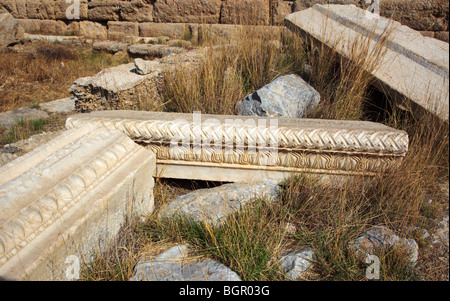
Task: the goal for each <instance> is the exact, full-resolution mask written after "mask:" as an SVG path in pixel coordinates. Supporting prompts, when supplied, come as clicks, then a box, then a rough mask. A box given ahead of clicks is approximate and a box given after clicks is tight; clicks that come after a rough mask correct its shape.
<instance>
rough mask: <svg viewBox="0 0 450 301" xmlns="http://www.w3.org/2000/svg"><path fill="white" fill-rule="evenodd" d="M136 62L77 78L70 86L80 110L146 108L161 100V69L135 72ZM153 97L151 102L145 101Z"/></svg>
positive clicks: (154, 105)
mask: <svg viewBox="0 0 450 301" xmlns="http://www.w3.org/2000/svg"><path fill="white" fill-rule="evenodd" d="M135 69H136V68H135V65H134V63H129V64H124V65H120V66H117V67H112V68H107V69H104V70H102V71H101V72H100V73H98V74H97V75H95V76H93V77H83V78H79V79H77V80H76V81H75V82H74V84H73V85H72V87H71V88H70V89H69V92H70V93H71V95H72V96H73V97H74V98H75V109H76V111H78V112H90V111H95V110H99V109H100V110H101V109H108V110H117V109H129V110H136V109H145V107H141V106H147V105H148V106H150V107H149V108H147V109H152V108H156V107H157V106H158V105H159V104H160V96H159V94H158V91H157V87H158V81H159V77H158V75H159V73H158V72H156V73H152V74H148V75H141V74H137V73H136V72H135ZM147 100H150V102H149V103H147V102H145V101H147Z"/></svg>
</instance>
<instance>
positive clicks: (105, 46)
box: [92, 41, 128, 54]
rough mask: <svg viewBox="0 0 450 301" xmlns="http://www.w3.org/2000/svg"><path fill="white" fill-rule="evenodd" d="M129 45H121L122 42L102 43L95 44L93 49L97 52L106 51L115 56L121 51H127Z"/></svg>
mask: <svg viewBox="0 0 450 301" xmlns="http://www.w3.org/2000/svg"><path fill="white" fill-rule="evenodd" d="M127 46H128V44H126V43H120V42H114V41H100V42H95V43H94V44H93V45H92V49H93V50H96V51H104V52H108V53H111V54H115V53H117V52H119V51H124V50H126V49H127Z"/></svg>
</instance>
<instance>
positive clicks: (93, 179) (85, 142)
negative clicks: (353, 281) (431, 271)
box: [0, 0, 449, 280]
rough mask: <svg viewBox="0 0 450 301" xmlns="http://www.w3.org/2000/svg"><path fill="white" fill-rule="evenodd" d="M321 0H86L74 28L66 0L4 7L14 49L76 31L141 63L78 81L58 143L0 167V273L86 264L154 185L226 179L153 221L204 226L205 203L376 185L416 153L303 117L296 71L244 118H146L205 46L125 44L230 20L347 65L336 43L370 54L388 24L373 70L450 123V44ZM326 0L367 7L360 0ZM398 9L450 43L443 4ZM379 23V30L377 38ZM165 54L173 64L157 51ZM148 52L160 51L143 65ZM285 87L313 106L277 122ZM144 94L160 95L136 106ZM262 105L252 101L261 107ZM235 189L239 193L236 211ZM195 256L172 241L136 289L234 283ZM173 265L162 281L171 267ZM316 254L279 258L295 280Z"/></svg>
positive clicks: (200, 32)
mask: <svg viewBox="0 0 450 301" xmlns="http://www.w3.org/2000/svg"><path fill="white" fill-rule="evenodd" d="M322 2H324V1H312V0H296V1H275V0H241V1H239V0H206V1H194V0H182V1H172V0H165V1H162V0H156V1H146V0H142V1H141V0H134V1H107V2H105V1H88V0H81V1H80V4H81V6H80V10H79V13H80V16H79V19H76V18H75V19H74V20H72V19H68V17H67V14H66V10H67V8H68V7H69V5H70V3H66V2H65V1H56V0H55V1H52V0H41V1H39V0H33V1H24V0H12V1H11V0H0V13H1V12H7V13H5V14H0V26H2V22H3V23H4V24H7V25H8V26H9V27H8V28H13V30H10V32H11V33H12V34H10V35H9V36H8V37H6V35H5V37H3V36H2V35H0V41H1V45H0V46H7V45H10V44H13V43H16V41H17V37H18V36H21V34H22V29H21V28H23V29H24V30H25V32H27V34H28V35H25V37H26V38H27V39H33V38H37V37H36V36H34V35H33V34H42V33H44V34H58V35H61V36H59V37H58V38H57V41H59V40H61V41H63V40H65V38H63V37H64V35H70V34H74V35H77V36H81V37H83V38H89V39H95V40H116V41H120V43H111V42H110V41H107V42H101V43H97V44H96V45H95V46H94V48H96V49H97V50H99V51H108V52H110V53H116V52H119V51H125V50H126V51H127V52H128V53H130V54H133V55H134V56H136V57H137V58H136V60H135V61H134V63H129V64H125V65H120V66H117V67H114V68H110V69H106V70H103V71H101V72H100V73H98V74H97V75H95V76H92V77H85V78H80V79H78V80H76V81H75V82H74V84H73V86H72V87H71V88H70V93H71V99H69V100H70V101H73V102H74V104H75V105H74V108H72V109H74V110H76V111H77V112H78V113H80V114H76V115H73V116H70V117H69V118H68V119H67V120H66V130H65V131H64V132H63V133H62V134H61V135H59V136H57V137H56V138H54V139H53V140H51V141H50V142H48V143H46V144H44V145H42V146H40V147H38V148H36V149H34V150H33V151H31V152H29V153H27V154H25V155H23V156H21V157H19V158H17V159H15V160H14V161H11V162H10V163H8V164H6V165H4V166H2V167H0V175H1V176H0V279H5V280H66V279H67V277H66V275H65V270H66V269H65V266H66V263H67V262H66V259H67V258H68V256H71V255H75V256H79V257H82V258H85V259H87V261H88V260H89V258H90V256H91V255H92V254H93V252H94V251H96V250H103V249H105V248H106V247H107V246H108V244H109V243H111V241H112V240H113V239H114V237H115V236H116V235H117V233H118V232H119V229H120V227H121V226H122V225H123V224H125V223H126V222H127V221H128V220H129V219H131V218H134V217H145V216H146V215H148V214H151V213H152V212H153V209H154V208H153V205H154V204H153V203H154V199H153V188H154V178H170V179H188V180H204V181H217V182H233V183H232V184H226V185H223V186H221V187H218V188H213V189H210V190H205V191H196V192H193V193H191V194H187V195H184V196H181V197H179V198H176V199H175V200H174V202H172V203H171V204H170V205H168V206H167V208H165V209H166V211H162V212H163V213H162V214H161V216H160V218H166V217H168V216H169V217H170V216H172V215H174V214H175V213H179V212H180V211H181V212H183V213H184V214H188V215H189V214H190V215H193V216H195V217H197V215H196V214H198V212H200V210H203V209H204V208H209V209H216V207H214V206H213V205H214V204H212V203H214V202H216V203H219V201H220V202H221V201H224V200H225V203H224V204H225V207H220V210H222V211H223V212H224V211H227V212H234V211H233V210H236V208H238V206H241V205H242V206H243V205H245V204H246V203H250V202H252V201H253V200H254V199H255V197H261V198H262V197H264V196H267V195H270V196H277V195H278V194H279V189H280V187H279V186H278V185H279V184H280V183H281V182H283V181H284V180H286V179H289V178H290V177H292V176H294V175H297V174H308V175H313V176H314V177H318V178H320V179H325V181H329V182H332V183H334V182H333V180H335V179H337V180H339V179H342V178H344V177H351V176H364V177H371V176H374V175H377V174H380V173H384V172H386V171H392V170H395V169H396V168H398V166H399V165H400V164H401V162H402V160H403V158H404V157H405V155H406V153H407V152H408V145H409V138H408V134H407V133H406V132H404V131H401V130H397V129H394V128H390V127H387V126H385V125H382V124H380V123H374V122H366V121H342V120H319V119H307V118H302V117H304V116H305V112H306V109H307V108H309V107H310V106H312V105H314V104H317V103H318V102H319V101H320V95H318V93H317V91H315V90H314V89H313V88H312V87H309V86H308V85H307V84H306V82H304V81H303V80H300V79H299V78H296V77H295V76H286V77H281V78H280V79H279V80H276V81H274V82H272V83H271V84H269V85H267V86H265V87H263V88H262V89H260V90H258V91H255V92H254V93H252V94H251V95H250V96H248V97H247V98H246V99H244V100H242V103H241V109H242V110H241V111H240V114H242V115H236V116H224V115H205V114H203V115H202V114H200V112H194V113H193V114H183V113H163V112H152V111H137V110H153V109H155V108H156V107H158V106H160V105H161V98H160V96H159V94H158V93H159V92H158V85H159V81H160V80H161V72H162V70H163V69H164V70H170V69H171V68H172V69H173V68H177V66H179V64H181V62H183V64H187V65H188V66H189V67H192V68H195V66H196V65H197V63H198V60H199V59H200V58H201V57H202V55H203V54H204V52H203V50H194V51H189V52H187V51H184V50H179V49H177V50H174V49H173V48H170V47H154V46H155V45H148V44H142V45H139V44H137V43H134V45H129V43H127V42H126V41H128V40H134V41H136V40H139V39H140V38H142V39H143V38H148V37H158V36H168V37H174V38H181V39H184V40H191V41H193V40H194V41H195V40H196V39H197V41H198V40H199V39H203V38H205V36H210V35H218V36H227V37H230V39H232V37H233V33H234V32H235V30H236V25H235V24H239V25H240V26H245V25H248V24H251V25H257V26H275V25H280V24H282V23H283V22H286V24H287V25H288V27H289V28H290V29H291V30H292V31H294V32H297V33H298V32H301V33H302V34H305V35H308V36H310V37H313V38H315V39H316V40H319V41H321V42H323V43H324V44H326V45H327V46H329V47H335V48H336V49H337V50H338V52H339V53H340V54H341V55H342V56H346V51H347V50H348V49H347V48H346V46H345V45H342V44H340V43H339V42H342V41H343V42H347V44H346V45H347V46H348V43H351V42H352V41H358V40H361V39H364V38H367V39H368V44H369V45H370V46H371V47H372V46H373V45H374V44H376V43H377V39H379V38H380V37H381V36H382V35H383V32H384V30H385V29H386V26H388V25H389V26H391V25H392V24H393V25H394V30H393V32H392V33H391V34H390V37H389V38H388V43H387V44H386V45H387V55H386V60H384V61H383V62H382V64H381V65H380V66H379V68H377V69H376V70H375V71H373V73H372V75H373V76H375V78H377V80H378V82H377V83H378V85H379V88H380V89H384V90H386V88H388V91H389V92H391V93H392V95H394V96H395V95H399V96H401V97H403V98H407V99H409V100H411V101H412V102H413V103H415V104H417V105H419V106H421V107H423V108H424V109H426V110H429V111H432V112H433V113H435V114H436V115H438V116H439V117H440V118H441V119H444V120H446V121H448V88H449V87H448V44H446V43H444V42H442V41H438V40H436V39H431V38H427V37H423V35H421V34H419V33H418V32H416V31H414V30H412V29H410V28H408V27H405V26H403V25H400V24H399V23H395V22H394V23H392V22H388V21H387V19H384V18H381V19H377V21H374V20H366V19H363V18H360V17H361V14H363V13H364V14H365V11H364V10H362V9H360V8H357V7H356V6H340V5H339V6H337V5H331V6H324V5H315V6H312V5H313V4H316V3H322ZM333 2H336V3H338V2H339V3H338V4H348V3H350V4H357V5H358V6H359V7H364V4H362V3H360V2H361V1H352V0H348V1H347V0H345V1H333ZM393 2H396V3H397V4H398V5H397V6H395V7H396V8H398V10H396V9H394V6H393V4H392V3H393ZM393 2H391V3H390V4H383V6H382V11H381V13H382V15H386V16H388V15H389V14H390V15H392V16H394V17H396V18H398V19H400V20H402V21H403V24H405V22H406V24H407V25H410V26H411V27H412V28H414V29H418V30H421V31H426V32H428V34H425V33H423V34H425V35H433V36H436V37H441V39H442V40H445V32H447V39H448V17H447V19H446V20H447V21H445V18H442V17H441V16H440V15H436V13H434V10H433V7H435V6H437V5H442V1H440V0H436V1H430V6H429V7H426V8H423V7H422V8H420V9H419V8H417V7H416V5H415V4H411V2H410V1H407V0H399V1H393ZM400 4H405V5H406V4H408V6H407V7H408V8H409V7H413V8H416V10H414V13H415V14H416V15H417V16H420V17H421V18H422V19H424V20H425V21H423V22H421V23H420V26H423V24H428V25H429V26H428V27H426V28H425V27H420V26H419V25H418V24H416V22H415V21H416V19H415V18H408V17H406V16H405V15H406V11H407V8H405V7H404V6H402V5H400ZM444 4H445V3H444ZM446 5H447V7H448V2H446ZM311 6H312V7H311ZM444 6H445V5H444ZM310 7H311V8H310ZM394 11H395V12H396V13H395V14H394V13H393V12H394ZM11 15H12V16H14V18H16V19H18V22H14V20H13V19H11V17H10V16H11ZM442 20H444V21H442ZM326 23H328V24H329V26H331V27H327V26H324V24H326ZM19 25H20V26H21V27H19ZM414 26H416V27H414ZM418 27H420V28H418ZM0 28H1V27H0ZM370 30H374V33H375V34H374V35H369V34H368V32H369V31H370ZM5 32H6V31H5ZM0 34H1V33H0ZM369 36H370V37H369ZM69 40H72V38H70V39H69ZM411 40H412V41H411ZM3 41H5V42H3ZM140 41H141V40H140ZM446 51H447V54H444V52H446ZM166 54H167V55H168V58H161V57H162V56H165V55H166ZM154 56H157V57H158V58H157V59H155V60H153V61H148V60H146V58H148V57H152V58H153V57H154ZM286 78H287V79H288V80H290V85H292V87H290V88H289V89H291V90H289V92H288V93H284V94H283V93H279V91H280V90H286V85H283V84H280V81H281V80H283V79H286ZM277 85H278V86H277ZM300 86H301V87H300ZM280 87H281V88H280ZM300 88H301V89H300ZM300 90H301V91H303V92H299V91H300ZM430 91H431V92H432V93H431V95H432V97H431V98H425V97H424V94H423V93H424V92H430ZM284 92H285V91H284ZM292 93H294V94H296V95H299V94H302V96H304V99H305V100H304V101H303V102H304V106H303V107H298V112H297V111H296V112H292V110H291V107H290V106H286V107H285V108H284V107H283V110H281V111H283V112H285V113H286V114H285V115H283V114H284V113H280V112H281V111H280V110H272V109H273V108H274V107H277V106H279V107H280V105H279V103H275V104H274V103H273V102H272V103H270V101H267V102H266V98H265V97H268V98H270V97H273V95H276V96H275V97H278V98H279V99H282V100H283V104H286V102H287V101H290V100H293V101H295V100H298V99H295V97H294V98H292V97H291V96H292ZM280 95H281V96H285V98H283V97H281V96H280ZM262 98H264V99H262ZM143 99H151V101H150V102H146V103H143V102H142V100H143ZM246 102H247V103H246ZM268 103H269V104H268ZM64 104H66V102H65V101H64ZM69 105H70V106H72V102H70V104H69ZM246 105H247V107H246ZM297 105H298V104H297V103H294V104H293V105H292V106H297ZM255 106H259V107H258V108H257V110H252V109H251V108H254V107H255ZM271 107H272V108H271ZM248 108H250V109H248ZM245 109H248V110H247V111H246V110H245ZM256 111H258V112H256ZM262 111H264V112H263V113H261V112H262ZM81 113H82V114H81ZM259 113H261V114H259ZM289 113H292V115H289ZM244 115H246V116H244ZM248 115H252V116H248ZM205 195H206V196H207V197H205ZM236 195H237V196H239V195H240V201H239V202H236V201H235V198H236ZM224 196H230V200H228V199H226V197H224ZM208 202H209V203H208ZM186 204H187V205H186ZM224 204H222V203H221V205H224ZM188 207H189V208H188ZM199 208H200V209H199ZM188 209H189V210H190V211H189V210H188ZM222 211H220V212H216V211H215V212H212V213H210V214H212V218H210V219H211V220H212V221H213V223H216V222H219V221H220V220H221V219H224V218H226V214H222V213H223V212H222ZM186 212H188V213H186ZM203 213H205V212H203ZM210 216H211V215H210ZM202 218H203V217H202ZM208 218H209V217H208ZM377 231H378V230H377ZM372 232H373V231H372ZM375 232H376V231H375ZM369 234H371V235H372V236H373V237H375V236H376V237H378V236H380V235H378V234H379V233H378V232H377V233H375V234H376V235H375V234H373V233H369ZM377 235H378V236H377ZM392 235H393V234H392ZM366 236H367V237H369V235H368V234H367V235H366ZM366 236H364V237H365V238H367V237H366ZM372 236H370V237H372ZM384 236H386V235H384V234H383V237H384ZM364 237H363V238H364ZM392 237H393V236H392ZM365 238H364V239H365ZM397 238H398V237H397ZM398 240H399V241H401V242H402V243H403V240H401V239H400V238H398ZM361 241H363V242H365V241H364V240H363V239H359V240H357V241H356V243H358V245H356V243H355V246H356V247H357V248H359V246H360V242H361ZM403 244H405V243H403ZM408 244H409V241H408ZM413 251H414V252H415V249H414V250H413ZM186 252H187V247H186V246H176V247H174V249H169V250H168V251H167V252H164V253H163V254H161V255H160V256H157V257H155V258H152V259H151V260H141V261H140V262H139V263H138V265H136V268H135V276H134V277H133V278H132V279H131V280H142V279H144V280H174V279H175V280H192V279H193V278H192V277H191V276H190V275H188V274H187V273H186V269H190V270H193V271H194V274H195V275H194V278H195V279H194V280H240V279H239V276H238V275H237V274H236V273H234V272H233V271H231V270H230V269H229V268H227V267H225V266H223V265H222V264H220V263H217V262H215V261H203V262H201V263H199V262H189V263H187V264H186V265H183V264H181V263H180V262H181V261H182V260H181V259H183V258H184V257H185V253H186ZM414 254H415V253H414ZM174 258H175V259H176V260H175V261H170V264H169V268H170V269H172V271H169V272H168V271H167V270H166V268H167V266H165V262H166V261H168V260H167V259H174ZM180 258H181V259H180ZM313 259H314V252H313V251H312V250H310V249H301V250H296V251H293V252H290V253H287V254H284V255H283V257H282V259H281V262H282V267H283V269H284V271H285V272H286V273H287V275H288V277H289V278H290V279H297V278H298V277H299V275H301V274H302V273H304V272H305V271H306V270H307V269H308V268H309V266H310V265H311V263H312V261H313ZM154 269H157V270H160V271H161V273H160V274H158V275H159V276H158V277H155V275H154V274H153V275H152V271H153V270H154ZM174 271H175V272H174Z"/></svg>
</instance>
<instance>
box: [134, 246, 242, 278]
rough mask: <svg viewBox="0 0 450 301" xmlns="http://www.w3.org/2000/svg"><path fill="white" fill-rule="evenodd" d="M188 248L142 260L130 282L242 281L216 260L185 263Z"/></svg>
mask: <svg viewBox="0 0 450 301" xmlns="http://www.w3.org/2000/svg"><path fill="white" fill-rule="evenodd" d="M187 254H188V247H187V246H186V245H177V246H174V247H172V248H170V249H168V250H167V251H166V252H164V253H162V254H161V255H159V256H157V257H155V258H154V259H142V260H140V261H139V262H138V263H137V265H136V267H135V268H134V275H133V277H131V278H130V281H240V280H241V279H240V278H239V276H238V275H237V274H236V273H235V272H233V271H232V270H230V269H229V268H228V267H226V266H224V265H223V264H221V263H219V262H216V261H214V260H210V259H208V260H204V261H194V262H189V263H187V262H185V261H186V259H187Z"/></svg>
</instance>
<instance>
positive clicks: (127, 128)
mask: <svg viewBox="0 0 450 301" xmlns="http://www.w3.org/2000/svg"><path fill="white" fill-rule="evenodd" d="M86 123H94V124H97V125H101V126H104V127H107V128H114V129H118V130H120V131H122V132H123V133H125V134H126V135H128V136H129V137H130V138H131V139H133V140H135V141H137V142H139V141H141V142H146V143H147V144H158V143H169V142H170V141H171V139H173V138H176V137H178V138H179V139H191V137H197V139H199V140H207V141H211V140H212V139H219V140H222V137H224V139H225V142H226V141H232V142H234V143H236V141H245V139H247V138H248V137H250V138H251V139H254V138H253V137H256V136H260V137H262V139H263V140H266V141H277V142H278V145H277V147H288V148H291V149H294V150H295V149H320V150H333V151H360V152H369V153H370V152H371V153H378V154H380V153H386V154H396V155H401V156H404V155H405V154H406V152H407V151H408V143H409V140H408V134H407V133H406V132H404V131H399V130H392V131H390V130H388V129H389V128H387V129H385V130H379V131H377V130H367V131H364V130H358V129H351V130H342V129H336V130H332V129H331V130H323V129H311V128H305V129H301V128H300V129H292V128H287V127H280V128H278V129H277V131H276V132H273V133H271V131H270V130H269V129H267V128H266V129H262V130H261V129H259V128H258V127H255V128H251V129H248V130H247V129H245V127H243V128H233V127H231V128H228V129H224V128H225V127H224V126H221V127H220V128H219V129H218V131H217V132H218V133H215V131H214V129H213V128H212V127H206V128H202V129H198V128H196V127H194V126H193V125H192V124H189V123H183V122H181V123H180V122H177V121H172V122H169V121H157V120H156V121H155V120H149V121H145V120H140V121H139V120H138V121H133V120H124V119H114V118H111V119H107V118H100V117H91V118H89V120H87V119H84V118H77V117H69V118H68V119H67V121H66V128H73V127H79V126H82V125H84V124H86ZM218 137H220V138H218ZM215 141H217V140H215Z"/></svg>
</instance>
